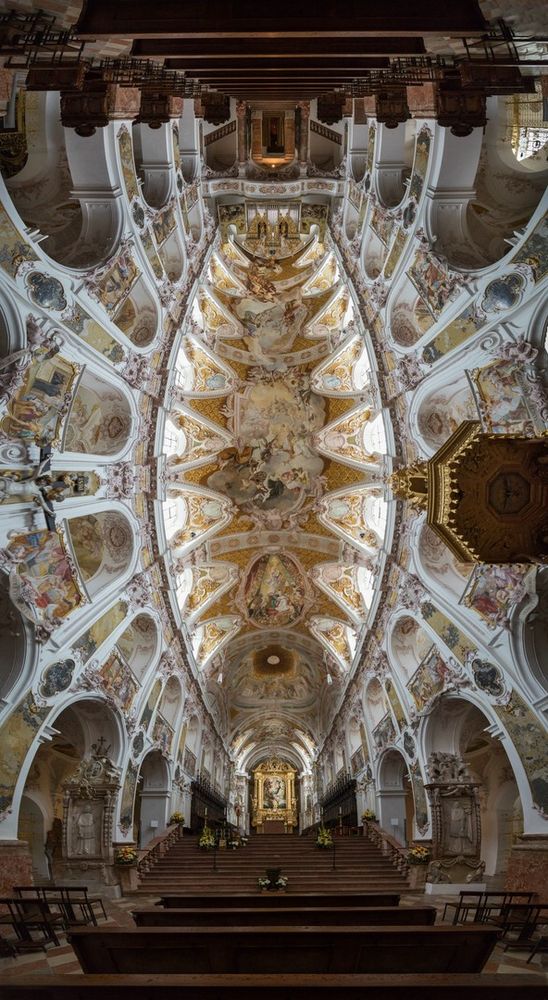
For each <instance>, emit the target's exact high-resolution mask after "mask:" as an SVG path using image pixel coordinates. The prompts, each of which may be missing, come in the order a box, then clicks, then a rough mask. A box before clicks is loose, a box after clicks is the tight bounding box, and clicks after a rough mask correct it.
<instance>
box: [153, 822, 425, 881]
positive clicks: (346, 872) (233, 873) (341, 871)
mask: <svg viewBox="0 0 548 1000" xmlns="http://www.w3.org/2000/svg"><path fill="white" fill-rule="evenodd" d="M214 864H215V868H216V870H214ZM266 868H281V869H282V873H283V874H284V875H287V876H288V879H289V884H288V887H287V891H288V892H301V893H315V892H323V893H363V892H382V891H385V892H408V891H409V884H408V882H407V881H406V880H405V879H404V878H403V877H402V876H401V875H400V874H399V872H398V871H397V870H396V869H395V868H394V867H393V865H392V864H391V862H390V861H389V860H388V858H386V857H384V856H383V854H382V852H381V850H380V848H378V847H377V846H376V845H374V844H372V843H371V842H370V841H369V840H367V838H365V837H336V838H335V868H334V869H333V851H332V850H329V849H328V850H320V849H318V848H317V847H316V844H315V838H314V837H312V836H311V837H299V836H297V835H286V836H284V835H275V834H259V835H258V834H252V836H251V837H250V839H249V841H248V844H247V846H246V847H241V848H238V849H237V850H227V849H219V850H218V851H216V852H215V857H214V854H213V851H203V850H200V848H199V847H198V837H193V836H184V837H183V838H182V839H181V840H179V841H178V842H177V843H176V844H174V845H173V846H172V847H171V848H170V849H169V850H168V851H166V853H165V854H164V855H163V857H161V858H160V859H159V861H158V862H157V864H155V865H154V868H153V869H152V870H151V871H149V872H148V873H146V874H144V875H142V876H140V879H139V892H143V893H146V894H147V895H155V894H158V895H169V894H172V895H178V894H180V895H185V894H188V895H194V894H196V895H205V894H208V893H210V894H219V893H220V894H223V895H235V894H236V895H237V894H238V893H241V894H248V893H250V892H256V891H257V879H258V877H259V876H260V875H263V874H264V872H265V869H266Z"/></svg>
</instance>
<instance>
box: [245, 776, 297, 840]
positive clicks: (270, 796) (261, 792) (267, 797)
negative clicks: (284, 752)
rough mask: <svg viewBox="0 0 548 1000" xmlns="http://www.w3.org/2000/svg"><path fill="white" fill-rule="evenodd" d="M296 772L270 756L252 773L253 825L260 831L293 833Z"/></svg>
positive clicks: (295, 803)
mask: <svg viewBox="0 0 548 1000" xmlns="http://www.w3.org/2000/svg"><path fill="white" fill-rule="evenodd" d="M295 774H296V771H295V769H294V768H292V767H291V765H290V764H287V763H286V762H285V761H283V760H279V759H278V758H277V757H271V758H270V759H269V760H266V761H263V763H262V764H260V765H259V766H258V767H257V768H256V769H255V770H254V772H253V799H252V813H251V825H252V826H254V827H255V829H256V830H257V833H293V827H294V826H296V825H297V800H296V798H295Z"/></svg>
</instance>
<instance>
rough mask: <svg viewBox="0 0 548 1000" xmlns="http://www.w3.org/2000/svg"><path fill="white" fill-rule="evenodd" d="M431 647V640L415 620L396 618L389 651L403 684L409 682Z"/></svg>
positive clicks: (407, 617)
mask: <svg viewBox="0 0 548 1000" xmlns="http://www.w3.org/2000/svg"><path fill="white" fill-rule="evenodd" d="M432 646H433V642H432V639H431V638H430V636H429V635H428V634H427V632H426V631H425V630H424V629H423V628H422V626H421V625H420V623H419V622H418V621H417V620H416V619H415V618H411V617H410V616H409V615H404V616H403V617H401V618H398V620H397V621H396V623H395V625H394V627H393V629H392V631H391V633H390V638H389V649H390V652H391V653H392V658H393V660H394V661H395V663H396V665H397V669H398V672H399V674H400V676H401V678H402V681H403V683H404V684H407V682H408V681H410V680H411V678H412V676H413V674H414V673H415V671H416V670H417V669H418V667H419V666H420V664H421V663H422V661H423V660H424V657H425V656H426V655H427V653H428V652H429V651H430V649H431V648H432Z"/></svg>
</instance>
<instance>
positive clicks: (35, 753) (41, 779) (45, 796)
mask: <svg viewBox="0 0 548 1000" xmlns="http://www.w3.org/2000/svg"><path fill="white" fill-rule="evenodd" d="M71 697H74V696H73V695H72V696H71ZM97 750H98V752H100V753H104V754H105V755H106V756H108V758H109V760H111V761H112V762H113V764H115V765H116V764H119V763H120V761H121V760H122V757H123V753H124V750H125V730H124V725H123V722H122V719H121V717H120V715H119V713H118V712H117V711H116V710H115V709H113V708H112V707H111V706H110V705H109V704H107V702H106V701H104V700H102V699H100V698H99V697H97V696H96V695H93V694H90V695H89V696H88V697H85V696H84V697H82V698H79V699H77V700H75V701H72V702H70V701H68V700H67V699H66V698H65V699H63V700H62V702H61V704H58V706H57V709H56V710H54V712H53V713H52V714H51V715H50V716H49V717H48V719H47V727H46V729H45V731H42V734H41V735H39V736H38V738H37V739H35V741H34V743H33V745H32V747H31V748H30V749H29V752H28V754H27V756H26V758H25V761H24V764H23V767H22V768H21V771H20V775H19V781H18V784H17V788H16V790H15V795H14V798H13V806H12V809H13V819H14V821H15V822H16V823H17V822H19V813H20V806H21V802H22V796H26V797H27V798H28V799H32V800H33V801H34V802H35V803H36V804H37V806H38V807H39V809H40V811H41V813H42V816H43V823H44V832H45V834H46V835H47V834H48V831H50V830H53V831H54V832H55V830H56V829H58V828H59V827H60V824H61V823H62V821H63V802H64V785H65V783H66V782H67V781H68V780H69V778H70V777H71V776H72V775H73V774H74V772H75V771H76V770H77V768H78V765H79V764H80V762H81V761H82V760H83V759H84V758H86V757H90V756H92V755H93V753H94V752H96V751H97ZM57 839H58V847H59V849H60V838H59V837H58V838H57ZM36 850H38V849H36Z"/></svg>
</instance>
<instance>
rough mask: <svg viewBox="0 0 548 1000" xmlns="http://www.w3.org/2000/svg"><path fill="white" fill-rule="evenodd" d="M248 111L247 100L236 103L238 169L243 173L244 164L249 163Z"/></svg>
mask: <svg viewBox="0 0 548 1000" xmlns="http://www.w3.org/2000/svg"><path fill="white" fill-rule="evenodd" d="M246 113H247V105H246V103H245V101H238V103H237V104H236V120H237V123H238V137H237V142H238V170H239V172H240V174H241V173H242V168H243V166H244V165H245V164H246V163H247V157H248V153H247V136H246Z"/></svg>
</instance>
